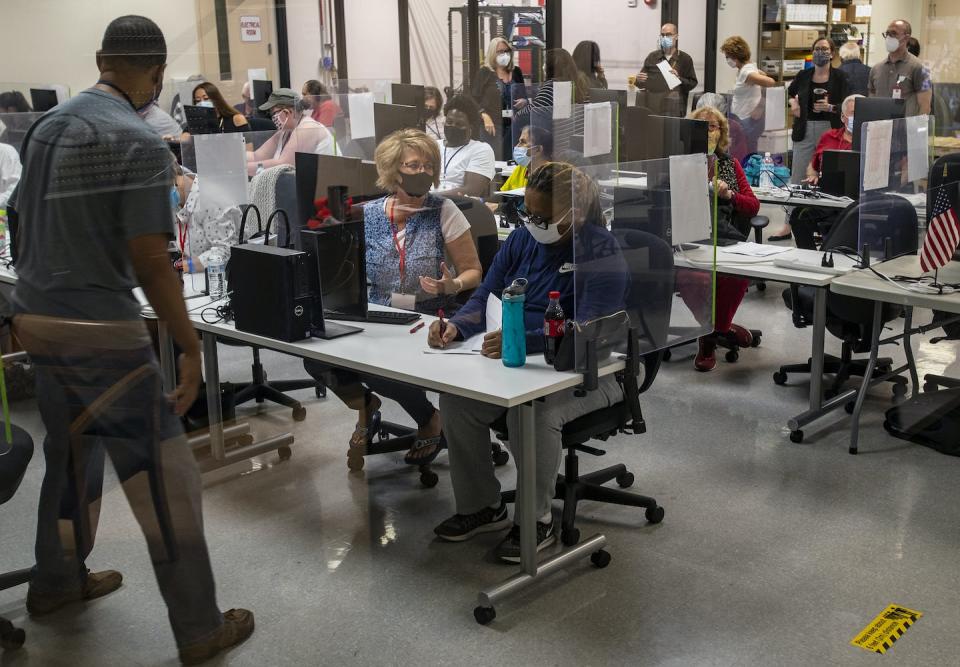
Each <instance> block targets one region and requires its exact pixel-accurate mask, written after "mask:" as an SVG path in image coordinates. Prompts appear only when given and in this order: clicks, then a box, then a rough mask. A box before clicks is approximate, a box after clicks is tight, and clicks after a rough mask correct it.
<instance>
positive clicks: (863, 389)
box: [850, 301, 883, 454]
mask: <svg viewBox="0 0 960 667" xmlns="http://www.w3.org/2000/svg"><path fill="white" fill-rule="evenodd" d="M882 308H883V302H881V301H874V302H873V331H872V333H871V334H870V360H869V361H868V362H867V369H866V370H865V371H864V372H863V384H861V385H860V391H858V392H857V401H856V403H855V404H854V406H853V423H852V424H851V425H850V453H851V454H856V453H857V444H858V443H859V441H860V412H861V410H862V409H863V401H864V400H865V399H866V397H867V390H868V389H869V388H870V384H871V381H872V380H873V369H874V368H876V367H877V356H879V352H880V333H881V331H883V322H882V321H881V317H880V316H881V309H882Z"/></svg>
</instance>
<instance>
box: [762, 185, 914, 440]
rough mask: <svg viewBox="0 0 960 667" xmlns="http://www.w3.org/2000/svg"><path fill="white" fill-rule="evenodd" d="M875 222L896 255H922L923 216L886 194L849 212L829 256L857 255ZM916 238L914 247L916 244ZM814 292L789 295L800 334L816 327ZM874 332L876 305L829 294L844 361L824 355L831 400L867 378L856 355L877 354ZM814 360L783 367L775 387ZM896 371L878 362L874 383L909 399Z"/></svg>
mask: <svg viewBox="0 0 960 667" xmlns="http://www.w3.org/2000/svg"><path fill="white" fill-rule="evenodd" d="M862 215H865V216H869V217H873V218H875V220H876V222H875V223H874V224H876V223H883V224H884V225H885V227H889V228H890V230H891V233H890V237H889V238H891V239H892V240H893V241H894V244H893V250H894V254H895V255H900V254H904V253H910V252H916V250H917V212H916V209H915V208H914V207H913V205H912V204H911V203H910V202H908V201H907V200H906V199H904V198H902V197H898V196H896V195H889V194H883V195H879V196H874V197H864V198H862V199H861V201H860V202H858V203H857V204H856V205H853V206H850V207H847V208H846V209H845V210H844V212H843V214H842V215H841V217H840V219H839V220H837V222H836V224H834V226H833V229H832V230H831V231H830V233H829V234H828V236H827V238H826V239H824V242H823V248H822V250H824V251H829V250H837V251H841V249H842V250H843V251H846V252H855V251H854V250H853V249H854V248H855V247H856V246H857V243H858V241H859V236H860V228H861V216H862ZM911 235H912V242H911V241H910V238H911ZM814 289H816V288H814V287H809V286H801V285H791V286H790V288H789V289H786V290H784V292H783V300H784V303H785V304H786V305H787V308H789V309H790V310H792V311H793V324H794V326H795V327H797V328H798V329H800V328H803V327H806V326H807V325H808V324H811V323H812V322H813V299H814ZM901 312H902V308H901V307H900V306H898V305H895V304H883V307H882V309H881V318H882V320H883V322H884V323H887V322H891V321H893V320H895V319H896V318H898V317H899V316H900V314H901ZM872 329H873V302H872V301H870V300H868V299H860V298H857V297H849V296H843V295H839V294H834V293H828V294H827V331H829V332H830V333H831V334H833V335H834V336H836V337H837V338H839V339H840V340H841V341H843V343H842V347H841V352H840V357H839V358H838V357H835V356H832V355H827V354H825V355H824V372H825V373H832V374H833V375H834V380H833V383H832V385H831V386H830V388H829V389H827V390H826V391H825V392H824V396H825V397H826V398H828V399H830V398H833V397H835V396H837V395H838V394H839V393H840V390H841V388H842V387H843V385H844V384H845V383H846V382H847V380H848V379H850V378H851V377H854V376H855V377H863V374H864V373H865V372H866V368H867V360H866V359H854V358H853V355H854V354H866V353H869V352H870V348H871V332H872ZM811 367H812V360H811V359H808V360H807V362H806V363H803V364H788V365H785V366H781V367H780V370H778V371H777V372H775V373H774V374H773V381H774V382H775V383H776V384H778V385H782V384H785V383H786V382H787V379H788V376H789V374H790V373H809V372H810V370H811ZM892 368H893V359H891V358H890V357H881V358H879V359H877V363H876V368H875V369H874V371H873V377H872V379H875V380H885V381H887V382H891V383H892V384H893V396H894V399H895V400H900V399H902V398H903V397H904V396H905V395H906V393H907V379H906V378H904V377H900V376H894V377H886V375H887V373H889V372H890V371H891V369H892ZM846 409H847V411H848V412H851V411H852V409H853V405H852V403H848V404H847V406H846ZM790 439H791V440H792V441H793V442H797V443H799V442H802V441H803V431H800V430H797V431H793V432H791V434H790Z"/></svg>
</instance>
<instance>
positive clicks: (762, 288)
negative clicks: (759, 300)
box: [757, 283, 767, 292]
mask: <svg viewBox="0 0 960 667" xmlns="http://www.w3.org/2000/svg"><path fill="white" fill-rule="evenodd" d="M757 291H758V292H766V291H767V283H757Z"/></svg>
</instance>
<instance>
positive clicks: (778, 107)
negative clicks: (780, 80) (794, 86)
mask: <svg viewBox="0 0 960 667" xmlns="http://www.w3.org/2000/svg"><path fill="white" fill-rule="evenodd" d="M766 93H767V101H766V108H765V112H766V113H765V114H764V119H765V120H764V130H782V129H783V128H785V127H786V126H787V114H786V104H787V89H786V88H781V87H779V86H775V87H773V88H767V90H766Z"/></svg>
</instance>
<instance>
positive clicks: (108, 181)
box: [13, 89, 173, 321]
mask: <svg viewBox="0 0 960 667" xmlns="http://www.w3.org/2000/svg"><path fill="white" fill-rule="evenodd" d="M23 149H24V150H23V175H22V177H21V180H20V185H19V187H18V189H17V191H16V192H15V194H14V207H15V208H16V210H17V212H18V214H19V220H20V228H19V230H18V234H17V239H16V243H17V247H18V251H19V257H18V259H17V263H16V270H17V274H18V276H19V280H18V282H17V286H16V288H15V289H14V292H13V305H14V309H15V312H18V313H32V314H37V315H48V316H54V317H69V318H77V319H90V320H103V321H110V320H132V319H137V318H138V317H139V315H140V305H139V303H138V302H137V299H136V297H134V295H133V292H132V291H133V288H135V287H136V286H137V279H136V275H135V273H134V270H133V266H132V264H131V262H130V257H129V252H128V249H127V242H128V241H130V240H131V239H134V238H136V237H138V236H144V235H147V234H164V235H168V236H172V229H173V210H172V205H171V201H170V191H171V187H172V185H173V170H172V166H173V163H172V160H173V157H172V155H171V154H170V151H169V150H168V149H167V147H166V145H165V144H164V143H163V141H161V140H160V137H158V136H157V135H156V134H155V133H154V132H153V131H152V130H151V129H150V128H149V127H148V126H147V125H146V124H145V123H144V122H143V120H142V119H141V118H140V117H139V116H138V115H137V114H136V112H135V111H134V110H133V108H132V107H131V106H130V104H129V103H128V102H126V101H125V100H123V99H122V98H118V97H116V96H114V95H111V94H109V93H105V92H102V91H100V90H96V89H89V90H85V91H83V92H82V93H80V94H79V95H77V96H76V97H74V98H73V99H71V100H69V101H68V102H65V103H64V104H62V105H60V106H58V107H57V108H56V109H54V110H52V111H50V112H49V113H47V114H46V115H45V116H43V117H42V118H41V119H40V120H38V121H37V123H36V126H35V127H34V129H33V132H32V134H31V135H30V137H29V139H28V142H27V143H26V144H24V146H23Z"/></svg>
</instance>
